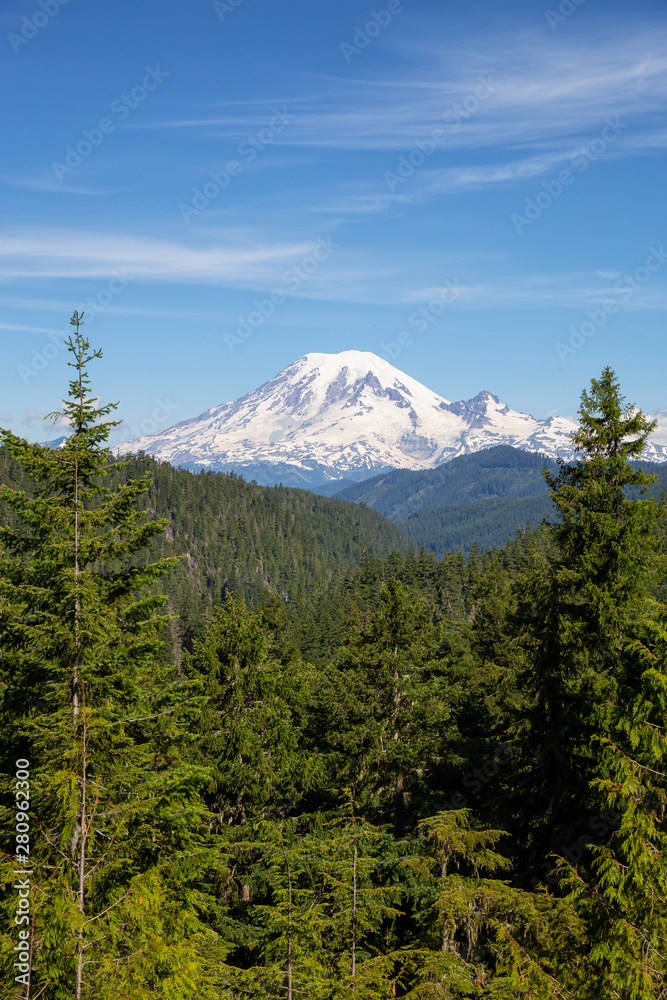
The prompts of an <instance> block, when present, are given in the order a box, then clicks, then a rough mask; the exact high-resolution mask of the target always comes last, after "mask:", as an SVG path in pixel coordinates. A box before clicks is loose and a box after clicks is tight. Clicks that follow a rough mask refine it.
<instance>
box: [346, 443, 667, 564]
mask: <svg viewBox="0 0 667 1000" xmlns="http://www.w3.org/2000/svg"><path fill="white" fill-rule="evenodd" d="M641 464H642V468H644V469H645V471H646V472H648V473H655V474H656V475H657V476H658V482H657V483H656V484H655V485H654V486H653V488H652V492H653V495H654V496H656V497H658V496H660V494H661V493H664V492H667V465H656V464H653V463H650V462H642V463H641ZM545 466H546V467H547V468H548V469H549V470H550V471H552V472H553V471H555V470H556V464H555V463H554V462H552V461H551V460H550V459H548V458H545V457H544V456H542V455H537V454H535V453H533V452H526V451H521V450H519V449H518V448H511V447H509V446H506V445H499V446H497V447H495V448H487V449H486V450H485V451H479V452H476V453H475V454H472V455H461V456H460V457H459V458H454V459H452V460H451V461H450V462H447V463H445V464H444V465H441V466H439V467H438V468H437V469H427V470H424V471H421V472H413V471H410V470H407V469H397V470H395V471H393V472H389V473H384V474H382V475H378V476H374V477H373V478H372V479H366V480H365V481H364V482H361V483H354V484H353V485H352V486H348V487H347V488H346V489H344V490H342V491H341V492H340V493H338V494H337V497H338V498H339V499H344V500H352V501H354V502H356V503H361V504H366V505H367V506H368V507H371V508H372V509H373V510H376V511H378V512H379V513H381V514H384V515H385V516H386V517H388V518H389V519H390V520H391V521H393V522H394V523H395V524H396V525H397V526H398V527H400V529H401V531H403V532H404V534H406V535H407V536H408V537H409V538H411V539H412V540H413V542H414V543H415V544H416V545H418V546H421V545H423V546H425V548H427V549H430V550H431V551H433V552H434V553H435V554H436V555H437V556H441V555H443V554H444V553H445V552H451V551H456V550H461V551H463V552H469V551H470V549H471V548H472V545H473V544H474V543H476V544H477V546H478V548H480V549H481V550H484V549H489V548H500V547H503V546H504V545H506V544H507V542H508V540H509V539H510V538H513V537H514V536H515V535H516V533H517V531H520V530H521V529H523V528H525V527H526V525H527V524H530V525H531V527H536V526H537V525H538V524H539V523H540V522H541V521H542V520H545V519H546V520H551V519H552V518H553V516H554V508H553V504H552V503H551V500H550V499H549V496H548V489H547V485H546V483H545V481H544V476H543V468H544V467H545Z"/></svg>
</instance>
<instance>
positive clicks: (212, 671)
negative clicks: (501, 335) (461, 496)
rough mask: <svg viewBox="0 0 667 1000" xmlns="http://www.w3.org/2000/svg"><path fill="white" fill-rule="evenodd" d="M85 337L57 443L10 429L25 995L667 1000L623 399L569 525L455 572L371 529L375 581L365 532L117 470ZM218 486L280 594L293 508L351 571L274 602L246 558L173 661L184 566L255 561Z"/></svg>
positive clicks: (598, 432)
mask: <svg viewBox="0 0 667 1000" xmlns="http://www.w3.org/2000/svg"><path fill="white" fill-rule="evenodd" d="M73 326H74V332H73V335H72V338H71V340H70V345H69V346H70V352H71V356H72V358H73V365H74V375H73V378H72V381H71V383H70V393H69V397H68V401H67V402H66V403H65V404H64V410H63V413H64V415H65V416H66V417H67V418H68V419H69V421H70V423H71V426H72V429H73V433H72V434H71V436H70V438H69V439H68V441H67V443H66V445H65V447H64V448H63V449H61V450H60V451H50V450H49V449H45V448H42V447H40V446H38V445H31V444H28V443H27V442H25V441H22V440H21V439H19V438H18V437H16V436H15V435H13V434H11V433H10V432H3V440H4V444H5V446H6V449H7V452H8V456H9V457H7V456H6V457H5V458H4V459H3V462H4V466H3V468H4V470H5V471H4V474H5V481H4V485H2V486H0V505H1V506H2V509H3V512H4V513H3V525H4V526H3V527H2V528H0V629H1V632H0V634H1V636H2V640H1V657H0V755H1V757H2V775H3V778H2V789H1V794H2V799H1V802H2V806H1V811H0V825H1V830H2V852H3V853H2V855H1V857H2V867H1V869H0V870H1V872H2V885H3V890H2V908H1V911H0V913H1V917H0V919H1V921H2V924H1V927H0V929H1V933H2V937H1V938H0V940H1V950H0V956H1V960H2V963H3V984H4V989H5V995H7V996H13V997H27V998H32V1000H36V998H37V997H45V998H48V1000H50V998H57V1000H60V998H65V997H68V998H69V997H73V996H74V997H75V998H76V1000H81V998H93V997H94V998H102V1000H106V998H112V997H114V998H116V997H123V998H131V1000H134V998H137V1000H138V998H143V997H165V998H176V1000H178V998H181V997H182V998H185V997H188V998H190V997H199V998H211V1000H212V998H225V1000H232V998H234V1000H239V998H242V997H243V998H247V997H251V998H278V997H287V998H288V1000H296V998H298V997H300V996H303V995H306V994H307V995H309V996H311V997H312V998H314V1000H318V998H319V1000H334V998H339V997H341V998H342V997H348V996H350V995H351V994H353V995H354V996H355V997H358V998H359V1000H366V998H368V1000H371V998H372V1000H384V998H393V997H412V998H416V1000H435V998H447V1000H463V998H480V1000H481V998H485V1000H486V998H489V1000H510V998H515V997H519V998H521V997H523V998H531V1000H551V998H571V997H576V998H578V1000H593V998H612V997H620V998H623V1000H648V998H654V997H656V998H664V997H666V996H667V957H666V956H667V951H666V948H667V895H666V892H667V852H666V850H665V849H666V848H667V843H666V830H665V823H666V815H665V807H666V805H667V778H666V777H665V773H664V762H665V756H666V755H667V737H666V735H665V731H664V717H665V709H666V708H667V614H666V609H665V606H664V604H663V603H662V602H663V600H664V578H665V570H666V563H665V555H664V553H665V512H664V508H663V507H662V506H661V504H660V503H659V502H658V501H657V500H656V499H655V497H653V496H651V495H650V494H649V493H648V492H647V491H646V492H642V490H644V489H646V490H647V489H648V487H650V486H651V485H652V484H651V483H650V482H649V480H648V477H647V476H646V474H645V473H644V472H643V471H642V470H641V469H639V468H637V460H638V459H639V457H640V456H641V451H642V448H643V443H644V442H645V440H646V438H647V436H648V435H649V434H650V432H651V430H652V427H653V425H652V424H651V423H650V421H648V420H647V418H646V417H645V416H644V415H643V414H642V413H641V411H638V410H636V409H634V408H633V407H631V406H629V405H628V404H627V403H626V401H625V400H624V399H623V396H622V394H621V391H620V386H619V384H618V381H617V380H616V377H615V375H614V373H613V372H612V371H611V370H610V369H605V370H604V371H603V372H602V375H601V376H600V378H599V379H596V380H593V381H592V383H591V386H590V388H589V389H588V390H586V391H584V392H583V393H582V402H581V411H580V427H579V430H578V431H577V433H576V434H575V436H574V443H575V445H576V446H577V448H578V455H579V459H578V461H576V462H573V463H570V464H563V463H560V464H559V465H558V466H556V467H555V468H553V469H552V470H551V471H550V472H548V475H547V486H548V489H549V491H550V494H551V498H552V500H553V503H554V505H555V507H556V509H557V511H558V514H559V518H558V520H557V521H556V522H554V524H553V525H552V526H550V527H548V526H542V527H541V528H539V529H538V530H537V531H522V532H520V533H519V534H518V536H517V537H516V538H515V540H514V541H512V542H511V543H510V544H509V545H507V546H505V547H504V548H503V549H501V550H496V551H489V552H484V553H480V552H479V551H477V549H475V548H473V550H472V552H471V554H470V557H469V558H466V557H464V556H463V555H462V554H461V553H449V554H446V555H445V556H444V557H443V558H442V559H439V558H437V557H436V556H435V555H434V553H433V552H427V551H426V550H422V551H420V552H419V553H414V552H410V551H408V549H407V548H403V551H402V552H401V551H398V552H394V553H391V554H390V553H389V552H388V551H387V549H386V548H385V549H383V548H382V546H383V545H386V544H391V538H390V537H389V536H387V535H382V534H381V532H380V529H379V528H377V527H376V528H374V530H377V532H378V533H377V535H376V536H375V538H376V543H375V544H376V545H377V548H375V549H373V548H372V546H369V545H368V540H367V539H368V534H367V535H365V537H363V538H362V537H361V536H362V534H363V533H365V532H366V533H369V534H370V532H371V527H373V526H376V522H374V521H372V520H371V521H363V520H360V521H359V522H358V524H356V525H354V526H353V527H354V530H355V531H357V532H358V536H357V537H356V541H355V545H357V546H358V548H357V549H355V552H356V553H357V554H358V557H359V558H358V565H356V566H355V565H351V564H349V563H348V564H346V561H345V556H346V552H347V551H352V549H351V548H350V546H351V543H350V541H349V539H350V532H349V528H350V522H349V514H347V513H345V516H344V517H343V515H342V514H341V515H340V516H341V520H336V519H337V517H338V516H339V515H338V512H339V511H344V512H346V511H347V510H348V508H347V507H345V506H344V505H339V506H336V505H335V504H334V505H331V501H325V500H321V504H322V506H318V505H316V500H317V501H318V503H319V502H320V498H312V497H309V498H308V499H307V500H304V499H303V497H307V496H308V495H306V494H302V493H300V492H299V491H288V490H277V491H271V490H266V488H255V487H253V486H252V484H250V485H248V484H244V483H242V481H240V480H235V479H234V478H233V477H223V479H219V478H216V479H215V480H213V479H212V478H211V477H206V476H204V477H192V480H190V479H179V477H178V476H176V475H173V470H169V467H159V466H155V464H154V463H150V462H148V461H147V460H146V459H145V458H143V457H140V458H138V459H136V460H132V462H131V463H130V465H129V466H126V467H125V468H124V469H118V468H116V467H115V466H114V464H113V463H112V462H110V458H111V456H110V455H109V453H108V452H106V451H105V442H106V440H107V437H108V433H109V430H110V427H111V426H112V420H111V419H110V418H111V417H112V415H113V406H111V405H107V406H100V405H99V404H98V403H97V402H96V399H95V395H94V393H93V391H92V389H91V388H90V385H89V378H88V366H89V365H90V364H91V363H92V362H93V361H97V359H98V358H99V356H100V355H99V352H95V351H93V350H92V349H91V348H90V346H89V344H88V342H87V340H86V339H85V338H84V337H83V334H82V332H81V330H80V319H79V317H78V316H77V315H76V314H75V316H74V317H73ZM146 471H147V472H148V475H147V476H145V477H144V478H143V479H142V478H140V477H141V475H142V474H143V473H145V472H146ZM25 477H28V478H25ZM162 477H164V479H163V478H162ZM195 480H196V485H192V484H193V483H194V482H195ZM218 482H223V483H224V487H218V486H217V485H215V484H216V483H218ZM164 483H167V484H171V486H172V489H173V492H172V494H171V495H170V494H169V490H168V489H166V488H165V486H164ZM157 484H160V486H159V488H158V485H157ZM182 484H189V485H186V486H183V485H182ZM28 485H29V486H30V489H28V490H26V488H25V487H26V486H28ZM223 488H224V490H228V491H230V493H229V495H232V496H238V497H242V499H243V501H244V503H245V510H244V512H243V517H244V518H245V519H246V524H247V519H248V518H249V517H252V518H254V525H255V526H256V528H257V532H256V534H255V536H253V534H252V532H250V534H246V535H244V536H243V537H244V538H245V539H246V542H245V543H244V544H247V540H248V539H249V538H251V539H252V538H253V537H254V541H253V545H254V549H253V557H255V558H256V557H257V556H259V557H260V558H262V559H264V560H265V564H264V565H265V567H266V566H278V565H279V564H281V563H280V560H281V559H282V555H280V553H277V554H276V555H275V556H274V562H273V563H271V561H270V559H269V557H268V555H266V556H265V555H264V548H263V547H264V546H266V547H267V549H270V546H271V532H272V530H276V529H277V526H278V525H283V524H285V523H287V524H289V512H290V509H296V510H300V511H302V512H304V511H306V510H311V511H312V510H314V511H315V513H316V514H317V515H318V516H319V515H320V514H321V516H322V518H323V520H326V519H327V517H329V516H330V517H331V519H332V524H331V525H330V526H329V527H326V526H324V525H322V526H321V527H320V528H318V527H317V524H318V523H319V522H316V521H313V522H311V523H310V524H309V526H308V528H307V531H305V532H302V533H301V534H298V533H295V534H294V535H293V536H291V537H292V542H293V544H295V545H299V544H300V545H301V546H302V548H301V549H300V550H299V553H298V558H297V560H296V561H297V562H299V566H300V567H302V566H303V564H302V563H301V562H300V560H303V559H306V558H308V554H307V553H306V548H307V547H308V546H309V545H311V544H312V539H313V538H314V537H316V536H317V531H318V530H319V531H320V537H321V540H322V545H323V547H324V548H326V546H327V545H332V547H333V549H334V551H335V552H336V557H335V560H334V559H333V558H332V562H331V564H330V565H329V566H328V567H327V568H326V570H325V571H324V572H321V571H320V565H319V563H317V561H316V560H315V561H313V562H311V563H310V564H308V570H307V572H305V573H304V575H303V577H302V578H300V579H299V580H298V581H297V584H296V586H295V587H294V588H293V589H291V588H290V586H289V582H290V581H289V579H288V578H287V577H286V578H285V580H284V581H283V583H282V586H281V585H279V584H280V580H279V579H278V580H276V579H275V578H274V579H273V580H271V577H270V574H269V573H266V579H267V580H269V581H270V582H271V583H272V586H271V587H268V588H266V591H265V593H264V594H263V595H259V594H258V593H257V590H256V589H255V588H254V581H252V585H251V583H250V582H249V579H248V577H249V575H250V574H252V572H254V568H255V566H254V563H253V562H252V560H250V559H248V560H246V561H245V562H244V561H243V556H242V555H241V554H240V553H239V554H238V559H239V562H240V565H241V568H242V569H241V572H240V573H239V574H238V577H237V578H236V582H234V577H233V573H232V572H231V571H229V570H228V569H227V568H226V567H227V566H228V565H231V563H229V564H228V563H225V564H224V566H225V569H224V573H221V575H220V576H219V577H216V581H215V588H216V589H219V596H220V599H221V600H222V599H223V598H224V603H223V604H222V606H221V607H218V606H217V604H216V602H215V601H213V600H210V601H208V602H203V603H200V604H196V606H195V607H194V609H193V610H192V615H193V618H192V628H191V629H190V632H189V634H188V635H187V636H186V637H184V636H180V638H179V640H178V641H176V640H175V639H174V636H173V634H172V633H171V632H170V628H171V626H170V625H169V623H168V622H165V620H164V615H165V610H166V609H168V607H169V603H170V602H172V603H173V600H174V595H175V593H176V591H175V590H174V591H172V592H170V590H169V587H170V586H175V585H170V584H169V583H168V581H169V579H170V578H172V579H174V574H178V573H179V572H182V569H179V568H178V567H179V566H181V565H182V563H183V562H184V561H183V560H178V559H175V558H173V557H174V556H178V555H179V554H180V551H182V550H180V551H179V550H178V546H176V544H175V541H176V538H177V537H179V535H180V537H181V538H186V537H187V541H188V546H189V545H190V541H191V538H192V537H194V536H195V535H197V536H198V544H199V545H200V548H199V549H198V557H199V558H200V559H201V560H202V561H204V562H205V561H206V560H207V559H210V560H211V561H213V562H215V560H217V559H218V552H220V553H221V554H220V557H219V558H220V559H227V558H229V559H230V560H233V559H236V558H237V555H234V554H230V553H222V550H223V549H224V548H225V546H231V545H232V541H233V539H234V538H235V537H236V536H234V535H232V534H229V533H228V534H226V535H222V536H221V535H220V534H216V532H218V530H219V529H218V528H217V527H214V526H213V525H210V526H209V527H208V528H206V527H204V528H202V530H201V531H200V529H199V521H198V518H199V516H200V514H203V516H204V517H206V516H208V514H209V512H210V510H211V508H212V506H213V503H212V502H211V501H210V499H207V494H206V491H207V490H218V489H223ZM187 490H189V493H187V495H186V492H187ZM199 490H201V492H198V491H199ZM179 491H181V492H179ZM234 491H236V493H234ZM160 493H161V497H162V498H161V499H160V501H159V505H158V503H157V501H156V499H155V497H156V496H157V495H158V494H160ZM267 495H268V497H269V500H266V499H265V498H266V497H267ZM215 496H216V497H219V493H217V492H216V493H215ZM197 498H201V500H202V506H201V508H200V510H197V508H196V502H197ZM272 504H273V506H272ZM292 504H293V505H294V507H293V508H291V505H292ZM299 504H302V505H303V504H306V505H308V504H310V505H311V507H307V506H301V507H299ZM183 505H184V506H185V507H186V508H187V509H186V510H183V511H182V510H181V507H182V506H183ZM230 509H231V507H230ZM173 511H175V512H176V518H174V517H172V512H173ZM360 513H361V512H360ZM371 513H372V512H367V514H369V515H370V514H371ZM156 514H157V515H161V514H164V515H165V516H164V517H162V519H159V518H158V519H156V517H155V515H156ZM179 518H182V519H183V520H179ZM345 518H348V520H345ZM175 525H176V526H175ZM169 528H171V533H169V532H167V529H169ZM260 529H261V530H260ZM207 531H208V532H209V535H208V536H207ZM165 532H167V533H165ZM309 532H311V534H309ZM312 532H314V534H312ZM212 536H215V545H216V546H217V548H215V550H214V549H213V543H212V542H209V543H208V544H210V546H211V547H210V548H209V549H207V548H206V544H207V543H206V541H203V540H202V539H204V540H205V539H206V538H207V537H212ZM221 538H222V539H223V540H222V541H221ZM237 544H238V545H239V549H240V545H241V543H240V542H238V543H237ZM275 544H276V545H277V543H275ZM364 545H365V546H367V547H366V550H365V551H364V550H363V547H364ZM346 546H348V549H346ZM186 551H191V555H192V554H193V553H192V550H190V549H187V550H186ZM276 552H277V550H276ZM279 557H280V558H279ZM350 562H351V563H353V562H354V560H350ZM207 565H208V563H207ZM301 571H302V572H303V569H302V570H301ZM207 572H208V570H207ZM318 572H320V575H321V579H320V581H319V582H317V583H316V582H315V577H316V576H317V573H318ZM297 573H298V569H297ZM224 574H227V575H226V576H225V575H224ZM260 575H261V574H260ZM176 579H178V577H176ZM264 582H265V581H263V583H264ZM191 583H192V586H193V587H194V588H195V589H194V591H193V594H195V596H197V597H199V595H198V594H197V588H202V589H203V587H204V584H203V578H200V577H197V576H193V577H192V578H191ZM244 588H247V589H244ZM286 596H287V597H289V599H286ZM172 624H173V623H172ZM175 650H177V652H178V655H173V653H174V651H175ZM17 761H20V764H19V765H17ZM17 768H18V771H17ZM26 772H27V773H28V774H29V779H23V778H22V777H21V778H17V773H20V775H23V774H25V773H26ZM26 784H27V785H28V786H29V787H28V788H26ZM28 792H29V795H28ZM19 817H20V819H19ZM17 822H18V823H20V824H21V832H20V833H17V832H16V831H17V830H18V829H19V827H18V826H17ZM24 830H25V831H26V832H23V831H24ZM19 837H20V838H22V839H18V838H19ZM28 848H29V856H28ZM28 861H29V863H28ZM17 865H18V866H19V868H20V871H21V872H23V873H26V872H27V873H28V874H26V875H25V878H23V877H22V878H21V880H20V883H19V885H20V886H23V885H24V884H29V886H30V889H29V893H28V894H27V895H26V896H24V897H21V898H23V899H28V900H29V902H28V904H23V903H19V896H18V892H19V891H24V890H23V889H21V890H19V889H17V882H16V879H17V875H16V869H17ZM22 912H26V913H29V919H28V920H27V923H25V924H24V923H22V922H21V921H19V922H18V923H17V922H16V917H17V916H20V914H21V913H22ZM24 929H25V934H23V933H22V932H23V931H24ZM19 935H21V936H19ZM19 941H21V942H22V943H21V944H19ZM26 942H28V943H26ZM28 951H30V960H29V962H28V963H27V964H28V965H29V971H28V972H25V973H23V971H22V965H21V962H22V959H21V958H19V960H18V961H17V958H16V956H17V953H18V954H19V956H21V955H22V956H24V957H25V955H27V953H28ZM22 976H23V977H24V978H21V977H22ZM25 977H27V978H25Z"/></svg>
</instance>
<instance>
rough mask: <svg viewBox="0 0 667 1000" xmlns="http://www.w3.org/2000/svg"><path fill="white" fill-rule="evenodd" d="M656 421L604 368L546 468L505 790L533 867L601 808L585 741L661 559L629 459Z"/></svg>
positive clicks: (623, 661)
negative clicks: (539, 562) (541, 539)
mask: <svg viewBox="0 0 667 1000" xmlns="http://www.w3.org/2000/svg"><path fill="white" fill-rule="evenodd" d="M654 427H655V423H652V422H651V421H650V420H648V419H647V417H646V416H645V415H644V414H643V413H642V412H641V411H639V410H637V409H636V408H635V407H634V406H631V405H629V404H628V403H627V402H626V400H625V398H624V397H623V396H622V394H621V391H620V387H619V383H618V380H617V379H616V376H615V375H614V372H613V371H612V370H611V369H610V368H605V369H604V371H603V372H602V375H601V377H600V378H599V379H593V380H592V382H591V389H590V391H584V392H583V393H582V396H581V408H580V426H579V428H578V429H577V431H576V432H575V433H574V434H573V436H572V441H573V444H574V446H575V449H576V451H577V452H578V453H579V457H578V458H577V459H576V460H575V461H574V462H571V463H569V464H566V463H565V462H563V461H561V462H560V463H559V468H558V473H557V475H551V474H549V473H548V472H546V471H545V477H546V479H547V482H548V484H549V487H550V495H551V498H552V500H553V501H554V504H555V506H556V508H557V511H558V515H559V522H558V523H556V524H555V525H554V527H553V529H552V536H553V542H554V546H555V552H554V554H553V556H552V557H551V559H550V563H549V567H548V569H547V572H546V573H545V574H539V575H537V576H536V577H534V579H533V581H532V584H531V585H529V586H524V592H523V595H522V596H521V601H522V605H523V614H524V623H523V626H521V624H520V623H519V627H520V628H521V627H523V628H524V629H525V631H524V644H525V649H526V651H527V654H528V655H527V663H528V667H527V670H526V672H525V673H524V675H523V677H522V680H521V683H522V684H523V685H524V686H525V688H526V690H532V692H533V696H534V703H533V706H532V708H531V709H530V710H529V712H528V717H527V720H526V721H527V722H528V728H525V725H524V729H523V732H524V735H523V737H522V739H521V741H520V742H521V746H522V761H521V758H517V764H518V765H519V767H518V768H517V771H516V775H517V779H518V780H517V781H516V782H515V788H514V796H515V802H516V803H517V804H518V803H519V802H520V801H521V800H522V799H523V798H524V797H525V795H526V794H530V796H531V801H532V802H533V808H534V812H533V818H532V819H531V818H530V817H528V816H527V815H526V814H525V810H524V814H523V817H521V818H520V819H519V822H518V825H517V826H516V827H515V828H514V829H515V830H516V831H517V832H518V834H519V836H520V839H521V840H522V841H523V843H524V844H528V845H529V846H530V845H532V846H530V855H531V862H530V863H531V865H532V866H535V865H537V864H539V865H540V872H541V865H542V863H543V861H544V860H545V859H546V857H547V855H548V854H549V853H550V851H554V850H555V851H556V852H557V853H560V852H562V849H563V845H565V846H566V845H568V844H571V843H573V842H576V840H577V838H578V836H579V834H580V833H581V830H582V829H586V828H587V827H588V818H589V814H590V813H591V812H594V811H595V810H596V809H597V810H599V808H600V798H599V796H598V795H596V794H595V793H594V792H592V791H591V788H590V781H591V779H592V778H593V777H594V776H595V774H594V770H595V768H594V763H593V759H592V756H591V751H590V741H591V739H592V737H593V736H594V735H595V734H596V733H598V732H599V731H600V730H601V727H602V726H603V723H604V718H605V712H606V710H607V707H608V706H610V705H612V704H614V703H615V702H616V700H617V698H618V697H619V690H620V689H621V687H622V685H623V683H624V680H625V677H626V672H627V669H628V662H629V661H628V658H627V656H626V655H625V652H624V649H625V645H626V643H627V641H628V639H629V638H631V637H632V636H633V634H634V635H636V634H637V632H636V630H637V628H638V627H640V623H641V620H642V618H643V617H644V616H645V607H646V599H647V595H648V593H649V588H650V585H651V583H652V582H653V580H654V579H655V577H656V574H657V571H658V569H659V566H660V563H661V557H660V555H659V551H658V550H659V546H660V541H659V536H658V531H657V526H658V524H659V522H660V519H661V516H662V515H661V511H660V509H659V508H658V507H657V505H656V504H655V502H654V501H653V499H652V498H650V497H646V496H645V494H646V491H647V487H648V485H649V484H650V483H651V482H652V477H651V476H648V475H646V474H645V473H644V472H643V471H642V470H641V468H638V467H636V466H635V465H633V464H632V463H633V462H635V461H636V460H637V459H639V458H640V456H641V454H642V451H643V449H644V447H645V445H646V441H647V438H648V436H649V434H650V433H651V432H652V430H653V429H654ZM527 623H528V624H527ZM526 624H527V627H526ZM524 801H525V799H524ZM532 874H533V877H534V876H535V870H534V869H533V873H532Z"/></svg>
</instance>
